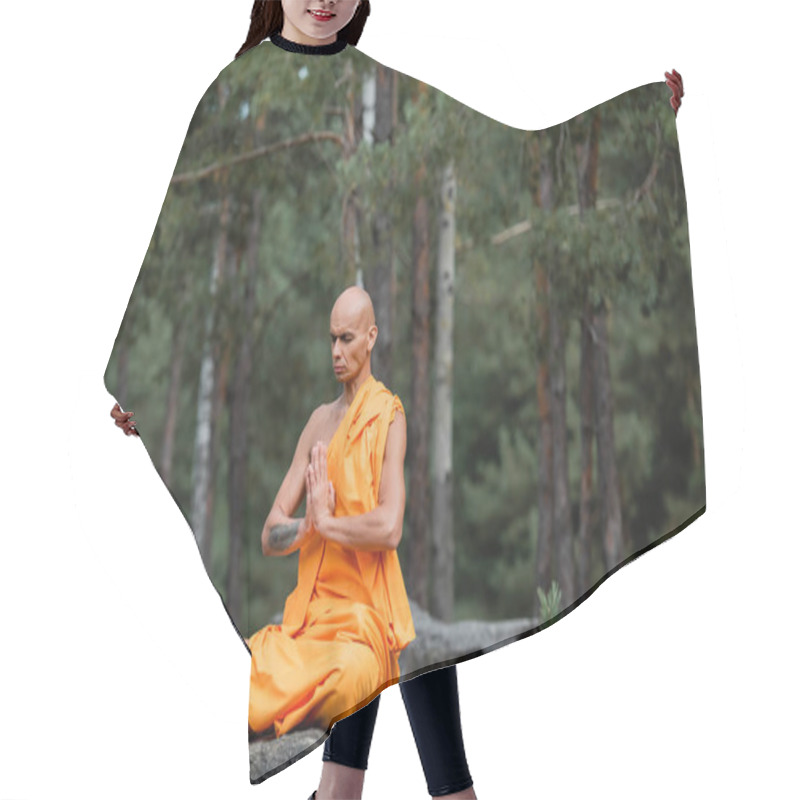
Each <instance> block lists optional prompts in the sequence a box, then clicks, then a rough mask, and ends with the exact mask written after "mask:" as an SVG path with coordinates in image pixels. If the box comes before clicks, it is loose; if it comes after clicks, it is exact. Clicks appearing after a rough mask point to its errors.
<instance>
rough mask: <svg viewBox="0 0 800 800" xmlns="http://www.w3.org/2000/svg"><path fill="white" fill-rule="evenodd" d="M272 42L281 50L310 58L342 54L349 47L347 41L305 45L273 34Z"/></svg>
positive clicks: (281, 35) (339, 40) (279, 34)
mask: <svg viewBox="0 0 800 800" xmlns="http://www.w3.org/2000/svg"><path fill="white" fill-rule="evenodd" d="M270 41H271V42H272V43H273V44H274V45H276V46H277V47H280V48H281V50H288V51H289V52H290V53H303V54H305V55H310V56H327V55H333V54H334V53H340V52H341V51H342V50H344V49H345V47H347V40H346V39H336V40H335V41H332V42H328V43H327V44H305V43H303V42H296V41H293V40H292V39H287V38H286V36H284V35H283V33H273V34H272V36H271V37H270Z"/></svg>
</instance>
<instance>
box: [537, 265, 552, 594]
mask: <svg viewBox="0 0 800 800" xmlns="http://www.w3.org/2000/svg"><path fill="white" fill-rule="evenodd" d="M534 276H535V280H536V318H537V332H538V335H539V341H540V342H542V343H545V342H547V340H548V339H549V335H550V334H549V314H548V310H547V294H548V292H547V273H546V271H545V268H544V266H543V265H542V263H541V261H539V259H535V260H534ZM545 352H546V351H545ZM536 399H537V403H538V409H539V446H538V448H537V452H538V457H539V508H538V526H537V527H538V531H539V533H538V537H537V544H536V584H537V586H538V587H540V588H541V589H542V591H544V592H546V591H547V590H548V589H549V587H550V581H551V580H552V579H553V477H552V476H553V421H552V417H551V414H550V408H551V406H552V402H551V398H550V374H549V370H548V359H547V357H546V356H545V355H542V356H540V358H539V367H538V369H537V371H536ZM536 602H538V599H537V601H536Z"/></svg>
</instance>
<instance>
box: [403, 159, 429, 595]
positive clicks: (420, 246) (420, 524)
mask: <svg viewBox="0 0 800 800" xmlns="http://www.w3.org/2000/svg"><path fill="white" fill-rule="evenodd" d="M424 179H425V165H424V164H420V167H419V169H418V170H417V173H416V175H415V183H416V185H417V189H418V194H417V204H416V206H415V208H414V228H413V241H412V251H413V259H414V282H413V298H412V304H411V336H412V353H413V355H412V364H411V399H412V409H413V416H412V417H411V420H410V421H409V423H408V463H409V472H410V480H409V491H408V505H407V508H408V510H409V515H408V520H409V526H408V527H409V539H410V548H409V549H410V558H409V562H410V563H409V565H408V566H409V568H408V570H407V571H406V575H407V577H408V587H409V595H410V596H411V597H412V599H414V600H415V601H416V602H417V603H418V604H419V605H420V606H422V608H424V609H426V610H427V609H428V608H429V600H428V566H429V559H428V549H429V536H428V532H429V531H428V520H429V519H430V517H429V505H430V504H429V496H428V435H429V428H430V426H429V413H430V412H429V407H428V397H429V395H428V392H429V381H428V375H429V373H428V365H429V358H430V250H429V240H428V201H427V198H426V196H425V194H424V188H423V186H424Z"/></svg>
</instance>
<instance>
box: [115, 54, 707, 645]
mask: <svg viewBox="0 0 800 800" xmlns="http://www.w3.org/2000/svg"><path fill="white" fill-rule="evenodd" d="M331 71H333V75H331V74H330V73H331ZM332 87H333V91H331V90H332ZM670 97H671V93H670V90H669V89H668V87H667V86H666V85H665V84H664V83H661V82H657V83H653V84H649V85H645V86H641V87H639V88H636V89H634V90H631V91H629V92H626V93H624V94H623V95H621V96H619V97H615V98H613V99H610V100H608V101H607V102H605V103H603V104H602V105H600V106H597V107H595V108H592V109H590V110H588V111H586V112H584V113H582V114H581V115H579V116H578V117H575V118H573V119H570V120H569V121H567V122H564V123H562V124H560V125H556V126H552V127H550V128H547V129H546V130H542V131H524V130H519V129H517V128H514V127H512V126H508V125H503V124H500V123H498V122H496V121H495V120H493V119H491V118H490V117H488V116H486V115H484V114H481V113H478V112H476V111H475V110H473V109H471V108H469V107H468V106H466V105H464V104H462V103H460V102H458V101H456V100H455V99H453V98H452V97H449V96H448V95H447V94H446V93H444V92H441V91H437V90H436V89H435V88H433V87H430V86H428V85H427V84H425V83H423V82H421V81H417V80H415V79H413V78H409V77H407V76H405V75H403V74H402V73H399V72H395V71H393V70H391V69H388V68H384V67H382V66H380V65H378V66H377V67H376V65H375V63H374V62H372V61H371V60H370V59H368V58H366V57H365V56H363V55H362V54H360V53H358V52H357V51H349V52H347V53H343V54H341V55H339V56H337V57H336V58H335V59H327V60H324V61H323V60H321V59H319V58H313V57H305V58H303V57H300V56H296V55H287V54H284V53H283V52H282V51H280V50H277V49H276V48H273V47H272V46H271V45H263V46H261V47H260V48H258V49H257V50H256V51H253V52H252V53H249V54H247V56H246V58H245V57H243V58H242V60H241V61H237V62H236V63H234V64H232V65H231V66H229V67H227V68H226V69H225V70H223V72H222V73H221V74H220V76H219V77H218V78H217V79H216V80H215V81H214V83H213V84H212V85H211V86H210V87H209V88H208V90H207V91H206V92H205V94H204V96H203V99H202V100H201V101H200V103H199V105H198V107H197V110H196V112H195V114H194V115H193V118H192V121H191V123H190V125H189V129H188V133H187V137H186V141H185V143H184V145H183V148H182V150H181V153H180V157H179V158H178V162H177V165H176V167H175V173H174V175H173V176H172V180H171V181H170V184H169V190H168V192H167V195H166V199H165V201H164V205H163V208H162V211H161V215H160V217H159V222H158V225H157V226H156V228H155V232H154V234H153V237H152V239H151V242H150V247H149V249H148V252H147V256H146V257H145V260H144V263H143V265H142V269H141V272H140V274H139V276H138V279H137V281H136V285H135V286H134V289H133V293H132V295H131V300H130V303H129V305H128V308H127V310H126V314H125V318H124V320H123V323H122V327H121V329H120V333H119V335H118V337H117V340H116V343H115V347H114V351H113V353H112V357H111V362H110V365H109V369H108V372H107V375H106V385H107V387H108V388H109V390H110V391H111V393H112V394H113V395H114V396H115V397H116V398H117V399H118V400H119V401H120V403H121V405H122V407H123V408H126V409H132V410H134V411H135V413H136V415H137V419H138V421H139V429H140V431H141V433H142V440H143V442H144V443H145V445H146V446H147V447H148V450H149V451H150V453H151V457H152V458H153V460H154V463H155V464H156V466H157V468H158V470H159V473H160V475H161V476H162V478H163V479H164V482H165V483H166V485H167V486H168V487H169V489H170V492H171V493H172V495H173V496H174V497H175V498H176V500H177V502H178V504H179V506H180V507H181V509H182V510H183V512H184V514H185V516H186V518H187V520H188V521H189V522H190V524H191V527H192V530H193V531H194V533H195V536H196V538H197V541H198V544H199V547H200V550H201V552H202V554H203V558H204V562H205V563H206V564H207V566H208V570H209V573H210V575H211V576H212V579H213V580H214V583H215V585H216V586H217V587H218V588H219V590H220V593H221V595H222V597H223V599H224V601H225V604H226V607H227V609H228V611H229V613H230V614H231V617H232V619H233V620H234V621H235V622H236V624H237V627H238V628H239V630H240V631H242V633H243V634H244V635H249V634H250V633H252V632H254V631H255V630H257V629H258V628H260V627H261V626H263V625H264V624H266V623H267V622H268V621H270V620H271V619H273V618H274V616H275V615H276V614H277V613H279V612H280V610H281V609H282V607H283V602H284V600H285V598H286V595H287V594H288V593H289V591H290V590H291V589H292V588H293V586H294V584H295V582H296V572H297V567H296V560H297V557H296V555H295V556H294V557H291V558H287V559H276V558H271V559H264V558H263V557H262V556H261V555H260V534H261V528H262V525H263V521H264V519H265V518H266V515H267V512H268V511H269V508H270V505H271V502H272V498H274V496H275V495H276V493H277V490H278V487H279V486H280V483H281V481H282V480H283V477H284V474H285V472H286V470H287V468H288V465H289V463H290V462H291V459H292V457H293V455H294V449H295V446H296V442H297V438H298V437H299V433H300V431H301V430H302V428H303V426H304V425H305V422H306V420H307V419H308V417H309V416H310V414H311V412H312V411H313V409H314V408H315V407H316V406H317V405H319V404H320V403H321V402H329V401H331V400H333V399H334V397H335V396H336V395H337V394H338V392H339V391H340V389H339V387H338V386H337V385H336V383H335V380H334V378H333V375H332V367H331V355H330V345H329V342H328V317H329V313H330V307H331V305H332V301H333V299H334V298H335V297H336V296H337V295H338V293H339V292H340V291H341V290H342V289H343V288H344V287H345V286H347V285H350V284H353V283H359V284H361V285H365V286H366V288H367V289H368V290H369V291H370V293H371V295H372V297H373V303H374V305H375V310H376V318H377V323H378V330H379V336H378V341H377V345H376V348H375V350H374V351H373V355H372V370H373V374H375V375H376V377H377V378H378V379H379V380H382V381H383V382H384V383H385V384H386V385H388V386H389V387H390V388H391V389H392V391H394V392H396V393H398V394H399V395H400V397H401V399H403V401H404V404H405V407H406V413H407V417H408V439H409V445H408V453H407V458H406V484H407V487H408V491H407V507H406V516H405V525H404V537H403V541H402V543H401V547H400V549H399V553H400V557H401V559H402V562H403V573H404V576H405V581H406V584H407V587H408V589H409V594H410V596H411V597H412V598H413V599H415V600H416V601H417V603H419V605H420V606H421V607H422V608H425V609H427V610H429V611H431V612H432V613H433V614H434V616H436V617H438V618H440V619H444V620H447V621H450V620H457V619H465V618H473V617H477V618H481V619H485V618H489V619H501V618H504V617H518V618H519V617H531V616H532V615H533V614H534V612H536V614H537V615H538V618H539V619H540V620H542V621H544V620H547V619H550V618H551V617H552V616H553V615H554V614H556V613H558V612H560V611H562V610H563V609H565V608H567V607H570V606H571V605H573V604H574V603H575V602H576V601H577V600H579V599H580V598H581V596H583V595H585V594H586V593H587V592H588V591H589V590H590V589H591V588H592V587H594V586H596V585H597V584H598V583H599V582H600V581H601V580H602V579H603V577H604V576H605V575H606V574H608V572H609V571H611V570H613V569H615V568H616V567H618V566H619V565H620V563H622V562H623V561H624V560H625V559H626V558H629V557H630V556H631V555H633V554H634V553H636V552H641V551H642V550H643V549H644V548H646V547H648V546H650V545H652V544H653V543H654V542H656V541H657V540H658V539H660V538H662V537H664V536H666V535H668V534H670V533H672V532H674V531H676V530H678V529H679V528H680V527H682V526H683V525H684V524H686V522H687V520H689V519H691V518H692V517H694V516H696V515H697V514H698V513H700V511H701V510H702V508H703V506H704V503H705V485H704V465H703V436H702V420H701V403H700V375H699V368H698V362H697V340H696V333H695V322H694V302H693V297H692V287H691V272H690V263H689V241H688V227H687V220H686V204H685V200H684V187H683V177H682V172H681V164H680V156H679V153H678V143H677V137H676V133H675V122H674V113H673V111H672V109H671V107H670V105H669V99H670ZM298 513H303V512H302V508H301V509H300V511H299V512H298ZM540 593H541V594H540ZM486 644H494V641H492V642H489V641H487V642H486Z"/></svg>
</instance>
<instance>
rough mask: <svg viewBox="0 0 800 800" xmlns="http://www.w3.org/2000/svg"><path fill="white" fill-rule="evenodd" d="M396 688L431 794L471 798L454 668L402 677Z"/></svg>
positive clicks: (434, 795) (470, 781)
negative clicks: (409, 677) (406, 677)
mask: <svg viewBox="0 0 800 800" xmlns="http://www.w3.org/2000/svg"><path fill="white" fill-rule="evenodd" d="M400 691H401V692H402V695H403V701H404V702H405V705H406V711H407V712H408V721H409V722H410V723H411V730H412V731H413V733H414V740H415V741H416V743H417V752H418V753H419V758H420V761H421V762H422V769H423V771H424V772H425V780H426V782H427V784H428V791H429V792H430V794H431V797H449V798H452V800H456V798H464V799H465V800H466V798H475V797H476V795H475V792H474V790H473V789H472V777H471V776H470V773H469V767H468V766H467V757H466V754H465V753H464V739H463V737H462V735H461V711H460V708H459V704H458V681H457V679H456V668H455V667H454V666H453V667H446V668H444V669H437V670H434V671H433V672H426V673H425V674H424V675H420V676H419V677H418V678H414V679H413V680H410V681H403V683H401V684H400Z"/></svg>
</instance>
